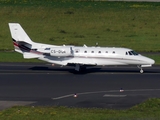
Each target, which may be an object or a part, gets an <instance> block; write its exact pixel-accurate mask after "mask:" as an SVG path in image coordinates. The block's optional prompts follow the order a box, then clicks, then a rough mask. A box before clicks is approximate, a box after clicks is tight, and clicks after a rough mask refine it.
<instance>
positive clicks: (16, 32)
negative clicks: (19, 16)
mask: <svg viewBox="0 0 160 120" xmlns="http://www.w3.org/2000/svg"><path fill="white" fill-rule="evenodd" d="M9 29H10V32H11V36H12V40H13V44H14V48H15V51H17V52H19V53H23V52H29V51H30V50H31V47H32V43H33V41H32V40H31V39H30V38H29V36H28V35H27V34H26V32H25V31H24V30H23V28H22V27H21V25H20V24H19V23H9Z"/></svg>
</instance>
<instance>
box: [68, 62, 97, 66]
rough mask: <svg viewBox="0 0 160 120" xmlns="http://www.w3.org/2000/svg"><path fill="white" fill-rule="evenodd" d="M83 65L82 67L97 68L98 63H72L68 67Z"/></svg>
mask: <svg viewBox="0 0 160 120" xmlns="http://www.w3.org/2000/svg"><path fill="white" fill-rule="evenodd" d="M76 64H78V65H82V66H96V65H97V64H96V63H82V62H70V63H68V65H76Z"/></svg>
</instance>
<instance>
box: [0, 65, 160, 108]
mask: <svg viewBox="0 0 160 120" xmlns="http://www.w3.org/2000/svg"><path fill="white" fill-rule="evenodd" d="M155 97H157V98H159V97H160V66H153V67H151V68H144V73H143V74H140V73H139V69H138V68H137V67H136V66H106V67H103V68H102V69H100V68H97V67H95V68H89V69H88V70H87V71H86V72H83V73H77V72H75V71H74V68H72V67H59V66H54V67H52V66H50V65H49V64H45V63H38V64H37V63H36V64H33V63H0V109H4V108H8V107H11V106H15V105H31V106H68V107H87V108H88V107H89V108H90V107H96V108H112V109H126V108H130V107H132V106H134V105H136V104H138V103H141V102H143V101H144V100H146V99H148V98H155Z"/></svg>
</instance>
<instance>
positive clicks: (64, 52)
mask: <svg viewBox="0 0 160 120" xmlns="http://www.w3.org/2000/svg"><path fill="white" fill-rule="evenodd" d="M50 55H51V56H56V57H65V56H72V55H73V52H72V47H54V48H51V50H50Z"/></svg>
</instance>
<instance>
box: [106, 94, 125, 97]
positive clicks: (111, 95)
mask: <svg viewBox="0 0 160 120" xmlns="http://www.w3.org/2000/svg"><path fill="white" fill-rule="evenodd" d="M126 96H127V95H108V94H105V95H103V97H126Z"/></svg>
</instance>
